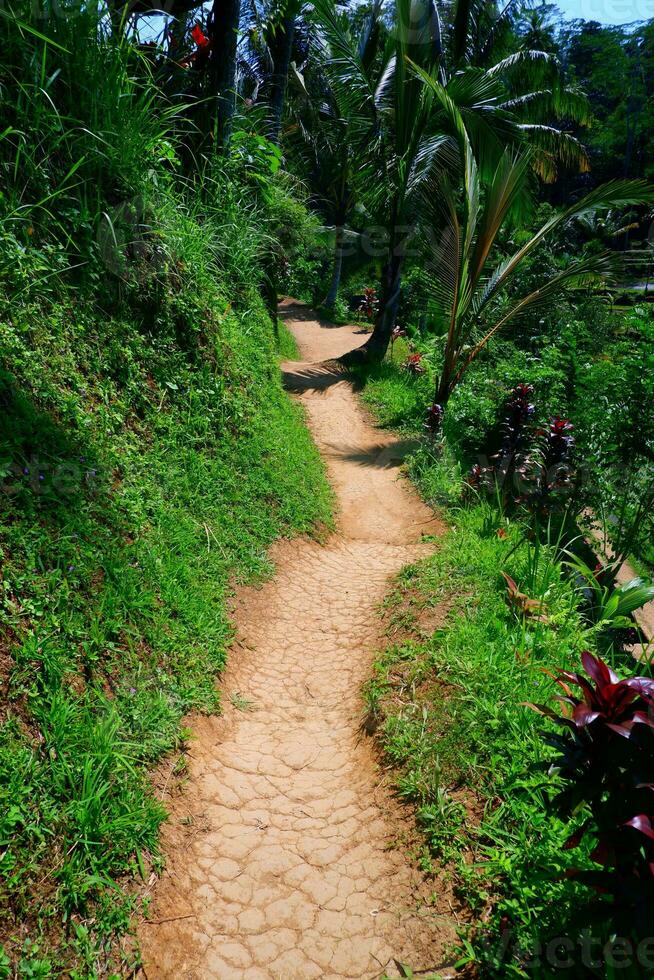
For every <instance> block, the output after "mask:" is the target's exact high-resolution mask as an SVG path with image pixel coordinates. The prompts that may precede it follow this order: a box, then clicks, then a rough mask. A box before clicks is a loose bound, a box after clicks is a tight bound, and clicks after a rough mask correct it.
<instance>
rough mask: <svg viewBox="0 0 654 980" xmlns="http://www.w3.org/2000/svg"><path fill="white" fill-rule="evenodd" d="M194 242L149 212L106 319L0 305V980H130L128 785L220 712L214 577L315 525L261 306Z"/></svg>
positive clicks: (320, 519) (148, 848)
mask: <svg viewBox="0 0 654 980" xmlns="http://www.w3.org/2000/svg"><path fill="white" fill-rule="evenodd" d="M204 234H205V232H204V231H203V230H202V229H200V227H199V226H197V225H194V224H193V223H192V222H185V223H184V225H183V227H182V226H180V223H179V219H178V218H175V220H174V221H172V222H171V220H170V217H169V215H167V214H166V213H162V214H161V216H160V218H159V219H158V236H159V239H160V241H161V242H162V243H163V245H164V246H165V247H166V252H167V255H166V260H165V262H164V263H163V265H160V266H159V265H158V266H157V267H156V273H152V268H151V267H149V268H145V267H144V268H143V269H142V270H141V271H142V273H143V274H142V276H141V278H140V281H139V282H138V296H136V295H135V296H133V297H132V298H131V299H130V300H129V302H125V303H123V304H121V305H120V306H117V307H116V308H115V310H114V311H113V312H112V313H111V314H107V313H106V312H104V311H103V310H101V309H100V308H99V307H98V306H97V304H94V303H92V302H90V301H86V300H80V299H79V297H78V296H77V295H76V294H75V293H74V292H72V291H71V292H70V293H68V294H67V295H65V296H63V297H58V298H56V299H51V300H49V301H45V300H42V301H38V302H31V303H24V304H19V303H16V302H11V301H10V300H9V299H8V298H7V299H6V300H3V306H2V316H1V317H0V350H1V352H2V372H1V374H0V402H1V403H2V409H3V411H2V431H1V432H0V464H1V467H2V477H3V482H2V493H1V494H0V509H1V517H0V549H1V550H0V555H1V557H2V578H1V588H2V605H1V612H0V657H1V660H0V677H1V682H2V702H1V711H2V725H1V728H0V795H1V799H0V873H1V876H2V877H1V879H0V908H1V909H2V913H1V917H0V933H1V936H2V943H3V945H4V954H2V956H0V976H1V975H10V974H11V975H14V972H15V974H16V975H18V976H30V977H35V976H38V977H55V976H61V975H62V974H63V973H66V972H67V971H69V970H70V971H72V972H73V974H74V975H77V976H91V975H105V974H106V973H111V972H112V971H113V972H122V971H128V970H129V969H130V966H131V964H130V962H129V961H127V962H124V963H121V962H120V961H119V960H120V953H117V950H118V946H116V944H115V942H114V940H115V937H116V935H117V934H120V933H122V932H124V931H125V930H126V929H127V928H128V923H129V917H130V912H131V910H132V908H133V899H131V898H128V897H127V896H126V894H125V893H124V892H123V891H121V889H120V885H121V883H123V882H126V881H128V880H129V879H130V877H133V876H134V875H139V874H140V873H141V872H142V871H143V869H144V867H145V865H146V863H147V861H149V860H154V861H155V863H156V861H157V831H158V828H159V825H160V823H161V821H162V820H163V819H164V817H165V814H164V811H163V809H162V807H161V805H160V804H159V802H158V800H157V798H156V797H155V795H154V793H153V790H152V788H151V786H150V784H149V782H148V778H147V771H148V768H149V767H150V766H151V765H152V764H153V763H154V762H155V760H156V759H157V758H159V757H160V756H161V754H162V753H164V752H167V751H169V750H170V749H172V748H174V747H175V746H178V745H180V743H181V741H182V739H183V737H184V733H183V730H182V728H181V727H180V722H181V719H182V717H183V715H184V714H185V713H186V712H188V711H190V710H192V709H197V710H201V711H215V710H218V708H219V693H218V688H217V687H216V682H215V678H216V675H217V674H218V673H219V672H220V669H221V667H222V666H223V664H224V661H225V656H226V648H227V646H228V643H229V638H230V627H229V623H228V620H227V616H226V610H225V600H226V598H227V596H228V595H229V594H230V590H231V585H232V583H233V582H234V581H239V580H245V579H251V578H252V577H255V576H262V575H266V574H268V573H269V572H270V564H269V561H268V558H267V553H266V548H267V546H268V545H269V544H270V542H271V541H272V540H273V539H274V538H275V537H277V536H279V535H289V534H293V533H298V532H309V533H311V532H312V531H313V529H314V528H316V527H319V526H320V525H321V524H324V523H328V522H329V520H330V497H329V491H328V487H327V485H326V482H325V478H324V475H323V470H322V465H321V462H320V460H319V457H318V455H317V452H316V450H315V448H314V447H313V444H312V442H311V440H310V437H309V435H308V432H307V430H306V429H305V427H304V423H303V419H302V416H301V412H300V410H299V408H298V407H296V406H295V405H293V404H292V403H291V402H290V401H289V399H288V397H287V396H286V395H285V393H284V392H283V391H282V388H281V383H280V378H279V371H278V367H277V360H278V352H277V349H276V345H275V340H274V333H273V329H272V325H271V323H270V320H269V319H268V316H267V315H266V313H265V311H264V309H263V305H262V302H261V299H260V298H259V295H258V293H257V292H256V290H255V289H249V290H248V289H247V288H243V289H242V290H240V291H239V295H238V299H237V305H236V306H234V305H233V303H232V302H231V300H233V296H234V291H233V290H232V291H231V295H230V293H229V292H228V287H227V285H226V284H225V281H224V279H222V278H221V277H220V276H219V275H216V274H215V272H216V270H215V267H214V266H212V263H211V262H210V261H209V260H207V261H205V262H204V263H199V262H198V261H197V260H195V261H194V257H193V256H194V252H196V251H197V252H198V253H200V251H201V248H202V245H203V235H204ZM281 343H282V344H283V346H284V351H285V352H286V353H288V351H289V347H290V346H292V339H291V338H289V337H287V336H283V337H282V340H281ZM125 955H128V954H125ZM129 955H131V954H129ZM116 956H118V959H116Z"/></svg>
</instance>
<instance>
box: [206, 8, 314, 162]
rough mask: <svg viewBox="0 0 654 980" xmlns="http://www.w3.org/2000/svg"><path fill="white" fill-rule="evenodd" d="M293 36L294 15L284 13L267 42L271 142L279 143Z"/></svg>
mask: <svg viewBox="0 0 654 980" xmlns="http://www.w3.org/2000/svg"><path fill="white" fill-rule="evenodd" d="M216 2H218V0H216ZM294 36H295V16H290V15H286V16H284V17H282V19H281V20H280V21H278V22H277V23H276V24H275V25H274V28H273V31H272V35H271V38H270V40H269V43H268V47H269V50H270V54H271V57H272V63H273V67H272V73H271V76H270V89H269V96H268V104H269V107H270V119H269V120H268V131H269V135H270V139H271V140H272V141H273V143H279V134H280V132H281V128H282V114H283V112H284V100H285V98H286V85H287V82H288V70H289V68H290V66H291V54H292V52H293V39H294Z"/></svg>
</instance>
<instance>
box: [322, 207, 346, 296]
mask: <svg viewBox="0 0 654 980" xmlns="http://www.w3.org/2000/svg"><path fill="white" fill-rule="evenodd" d="M343 234H344V228H343V225H337V226H336V240H335V242H334V267H333V272H332V281H331V284H330V286H329V292H328V293H327V296H326V297H325V306H326V307H327V309H329V310H331V309H333V307H334V304H335V303H336V299H337V297H338V290H339V287H340V285H341V271H342V269H343Z"/></svg>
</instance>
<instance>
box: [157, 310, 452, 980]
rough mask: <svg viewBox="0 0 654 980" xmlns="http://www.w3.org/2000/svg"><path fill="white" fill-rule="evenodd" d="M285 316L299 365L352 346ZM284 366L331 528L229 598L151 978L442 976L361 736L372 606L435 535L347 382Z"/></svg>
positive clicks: (181, 804)
mask: <svg viewBox="0 0 654 980" xmlns="http://www.w3.org/2000/svg"><path fill="white" fill-rule="evenodd" d="M281 313H282V316H284V317H285V319H286V322H287V323H288V325H289V327H290V328H291V330H292V331H293V332H294V334H295V336H296V338H297V340H298V343H299V346H300V350H301V353H302V355H303V356H304V357H306V358H307V361H313V362H320V361H323V360H326V359H329V358H332V357H335V356H337V355H339V354H341V353H344V352H345V351H346V350H349V349H350V348H352V347H354V346H356V345H357V344H359V343H361V340H362V338H361V337H360V336H358V335H357V331H356V329H355V328H352V327H340V328H335V327H331V326H330V325H327V324H320V323H319V322H317V321H315V320H313V319H311V314H310V313H309V311H308V310H307V308H306V307H303V306H302V305H301V304H296V303H294V302H293V301H286V302H285V303H284V304H282V310H281ZM284 371H285V377H286V380H287V384H288V386H289V387H291V388H294V389H295V390H296V391H298V392H299V394H298V397H299V398H301V401H302V403H303V405H304V407H305V409H306V412H307V418H308V423H309V425H310V428H311V431H312V433H313V436H314V438H315V440H316V443H317V445H318V446H319V448H320V450H321V452H322V454H323V456H324V458H325V460H326V463H327V467H328V473H329V477H330V480H331V482H332V485H333V487H334V489H335V491H336V494H337V498H338V509H339V513H338V530H337V532H336V533H334V534H333V535H331V536H330V537H329V538H328V540H327V541H326V543H324V544H319V543H317V542H315V541H309V540H304V539H302V540H295V541H291V542H283V543H280V544H279V545H278V546H277V547H276V548H275V550H274V558H275V563H276V568H277V571H276V574H275V576H274V578H273V579H272V580H271V581H270V582H268V583H267V584H265V585H264V586H263V587H262V588H259V589H254V588H248V589H242V590H240V591H239V595H238V599H237V603H236V610H235V618H236V625H237V630H238V642H237V643H236V645H235V647H234V649H233V651H232V655H231V658H230V666H229V667H228V669H227V671H226V673H225V675H224V677H223V679H222V683H221V686H222V688H223V691H224V698H223V701H224V706H225V710H224V713H223V715H221V716H220V717H214V718H198V719H193V721H192V725H193V729H194V733H195V736H196V738H195V740H194V742H193V744H192V748H191V753H190V755H191V768H190V782H189V785H188V786H187V788H186V791H185V792H184V793H182V794H179V795H177V796H176V797H175V798H173V800H171V801H168V805H169V807H170V808H171V810H172V818H171V820H170V821H169V823H168V825H167V828H166V832H165V835H164V847H165V850H166V852H167V855H168V856H167V868H166V872H165V874H164V875H163V877H162V878H161V880H160V881H159V882H158V884H157V885H156V887H155V890H154V900H153V905H152V908H151V912H150V922H145V923H143V924H142V926H141V928H140V936H139V938H140V941H141V945H142V949H143V954H144V973H145V974H146V976H147V977H148V978H149V980H155V978H171V980H172V978H175V980H182V978H194V980H200V978H201V980H206V978H218V980H231V978H238V980H271V978H275V980H277V978H279V980H309V978H313V977H315V978H352V980H354V978H364V977H365V978H373V977H380V976H383V975H386V974H387V975H389V976H400V975H401V973H400V972H399V969H398V964H399V963H402V962H405V963H409V964H410V965H411V966H412V968H413V969H414V970H423V971H434V972H437V971H438V970H439V969H440V968H442V967H444V965H445V958H446V955H447V948H448V946H449V944H450V943H451V941H452V939H453V937H454V931H453V917H452V914H451V913H450V911H449V908H448V906H447V902H446V889H445V887H443V889H442V893H441V890H440V887H439V885H438V883H434V882H431V884H429V885H427V884H426V883H425V882H424V880H423V878H422V876H421V875H420V874H419V873H418V872H417V871H416V870H415V869H414V867H413V866H412V864H411V862H410V860H409V859H408V857H407V855H406V849H405V847H404V846H402V844H401V843H399V842H401V841H402V840H403V838H404V835H405V831H406V825H405V823H404V820H405V816H404V815H403V813H402V811H401V808H400V807H399V806H398V804H397V803H396V802H395V800H394V799H393V797H392V794H391V792H390V790H389V789H388V786H387V785H386V780H385V778H384V774H383V772H382V771H381V770H380V767H379V763H378V760H377V759H376V758H375V755H374V750H373V747H372V745H371V740H370V739H369V738H368V737H367V736H366V735H365V734H362V730H361V722H362V703H361V697H360V689H361V685H362V683H363V682H364V681H365V680H366V679H367V678H368V677H369V675H370V664H371V659H372V654H373V652H374V648H375V644H376V642H377V641H378V640H379V639H380V635H379V628H380V627H379V614H378V606H379V603H380V602H381V600H382V599H383V597H384V595H385V593H386V591H387V589H388V581H389V578H390V577H391V576H392V575H393V574H394V573H396V572H397V571H399V569H400V568H401V567H402V566H403V565H405V564H406V563H407V562H410V561H413V560H415V559H416V558H418V557H421V556H423V555H425V554H428V553H429V550H430V546H429V545H428V544H426V543H424V542H423V541H422V535H423V532H426V533H429V534H434V533H438V531H439V529H440V528H439V524H438V521H437V519H436V518H435V517H434V515H433V513H432V512H431V511H430V510H429V509H428V508H427V507H425V505H424V504H422V503H421V501H420V500H419V498H418V496H417V495H416V493H415V492H414V490H413V489H412V488H411V487H410V485H409V484H408V483H407V482H405V481H404V479H402V478H401V477H399V475H398V470H397V467H398V465H399V462H400V460H401V458H402V455H403V452H404V449H405V447H403V446H402V445H401V443H398V441H397V439H396V438H394V437H393V436H391V435H389V434H387V433H383V432H381V431H379V430H377V429H375V428H374V426H372V425H371V424H370V422H369V421H368V420H367V419H366V417H365V415H364V413H363V411H362V409H361V407H360V405H359V402H358V399H357V397H356V395H355V393H354V391H353V389H352V386H351V384H350V383H349V382H347V381H345V380H343V379H342V378H340V377H339V375H337V374H335V373H333V372H331V373H330V371H329V369H328V368H325V367H322V366H321V365H319V364H313V365H312V364H311V363H307V362H303V363H301V364H287V365H284ZM434 891H436V895H433V894H432V893H433V892H434ZM441 975H445V974H441Z"/></svg>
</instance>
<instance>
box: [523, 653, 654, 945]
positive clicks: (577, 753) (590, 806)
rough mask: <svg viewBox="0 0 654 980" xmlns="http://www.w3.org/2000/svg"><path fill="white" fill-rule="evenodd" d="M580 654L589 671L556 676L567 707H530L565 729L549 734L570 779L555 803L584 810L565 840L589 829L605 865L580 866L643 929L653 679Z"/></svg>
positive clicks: (575, 841)
mask: <svg viewBox="0 0 654 980" xmlns="http://www.w3.org/2000/svg"><path fill="white" fill-rule="evenodd" d="M581 660H582V664H583V667H584V670H585V675H584V674H578V673H572V672H570V671H566V670H562V671H559V673H558V675H557V676H556V677H555V680H556V682H557V684H558V685H559V687H560V688H561V690H562V692H563V693H562V695H560V696H559V698H558V700H559V701H560V702H561V704H562V705H563V710H562V713H560V714H559V713H557V712H556V711H553V710H552V709H551V708H549V707H546V706H544V705H531V707H533V708H535V709H536V710H537V711H539V712H540V713H541V714H543V715H545V716H546V717H548V718H551V719H552V720H553V721H555V722H556V723H557V724H558V725H559V726H561V727H562V728H563V729H564V731H563V732H562V733H560V734H556V733H552V732H548V733H545V734H546V740H547V741H548V742H549V744H551V745H553V746H554V747H555V748H556V749H557V752H558V756H557V758H556V760H555V762H554V768H555V769H556V770H558V774H559V777H560V779H561V780H562V781H563V784H564V785H563V788H562V789H561V790H560V791H559V792H558V793H557V795H556V796H555V798H554V800H553V804H554V806H555V809H556V811H557V813H558V815H559V816H560V817H562V818H564V819H570V818H571V817H572V816H573V815H576V814H577V813H581V814H583V815H584V816H585V820H584V823H583V824H582V826H581V827H580V828H578V829H577V830H576V831H575V833H574V834H573V835H572V836H571V837H570V839H569V840H568V845H567V846H568V848H574V847H577V846H578V845H579V844H580V843H581V842H582V840H583V839H584V838H585V837H586V836H587V835H591V836H592V837H594V839H595V840H594V847H593V850H592V852H591V857H592V859H593V860H594V861H596V862H597V863H599V864H601V865H602V866H603V870H601V871H579V872H575V873H574V874H575V876H576V877H577V878H578V880H581V881H585V882H586V883H587V884H589V885H592V886H593V887H594V888H595V889H597V890H598V892H600V893H601V894H603V895H604V896H608V897H610V899H611V902H612V915H613V916H617V917H618V918H619V919H620V921H621V923H622V926H624V927H625V928H627V927H628V928H629V929H631V928H636V929H637V931H639V932H641V931H642V930H643V929H646V928H647V923H648V920H649V918H650V917H651V909H652V908H654V680H652V679H651V678H649V677H638V676H635V677H627V678H623V679H620V678H619V677H618V675H617V674H616V673H615V672H614V671H613V670H612V669H611V668H610V667H609V666H608V665H607V664H605V663H604V662H603V661H602V660H600V659H599V658H598V657H595V656H593V654H592V653H589V652H588V651H585V652H584V653H582V655H581ZM643 934H644V933H643Z"/></svg>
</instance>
